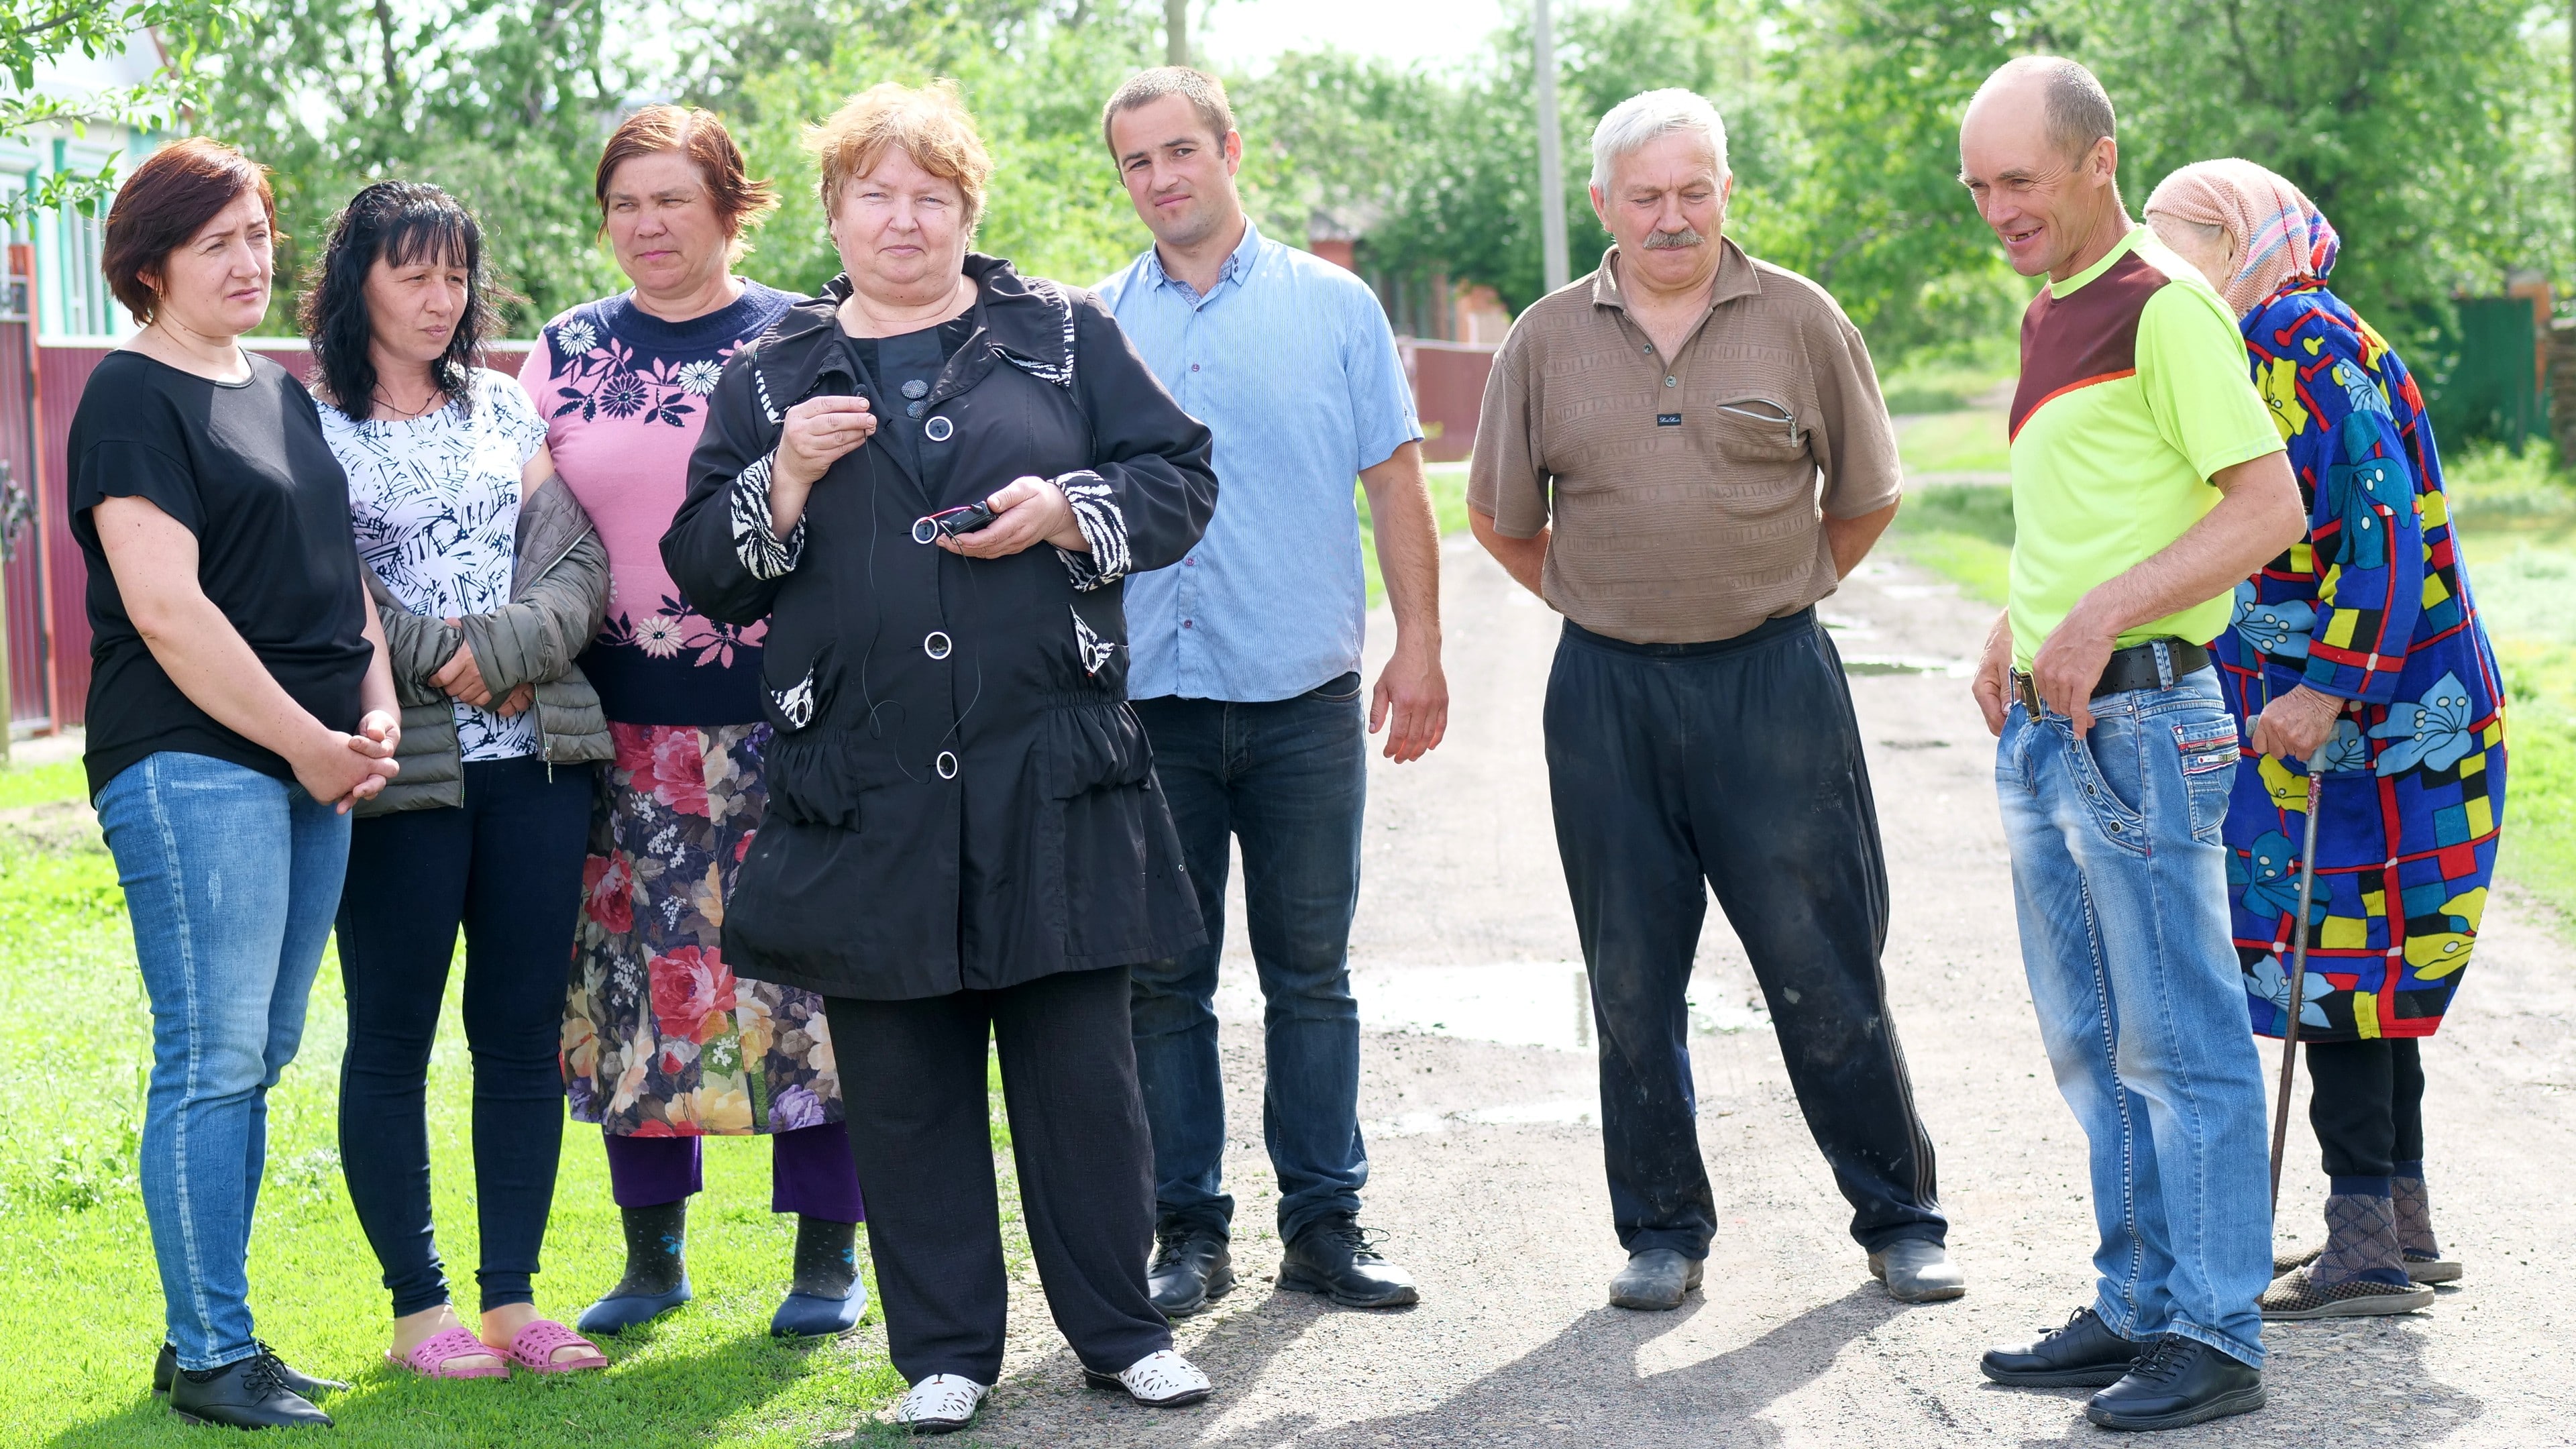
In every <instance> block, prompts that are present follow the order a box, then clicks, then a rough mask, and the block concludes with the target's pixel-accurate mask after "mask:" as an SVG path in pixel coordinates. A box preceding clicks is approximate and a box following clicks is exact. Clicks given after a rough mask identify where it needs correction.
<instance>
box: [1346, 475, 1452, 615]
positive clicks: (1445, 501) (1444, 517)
mask: <svg viewBox="0 0 2576 1449" xmlns="http://www.w3.org/2000/svg"><path fill="white" fill-rule="evenodd" d="M1423 477H1424V481H1425V482H1427V483H1429V484H1430V485H1431V518H1432V521H1433V522H1434V523H1436V524H1438V525H1439V526H1440V536H1441V537H1442V538H1447V537H1448V536H1449V535H1451V534H1453V533H1456V532H1458V531H1459V530H1461V529H1463V528H1465V527H1466V526H1467V465H1466V464H1465V463H1463V462H1460V463H1432V464H1429V465H1427V466H1426V467H1425V468H1424V469H1423ZM1357 496H1358V498H1359V504H1360V563H1361V567H1363V568H1365V569H1366V570H1367V571H1368V606H1369V607H1370V608H1372V609H1374V608H1376V607H1377V606H1378V605H1380V604H1382V603H1384V602H1386V580H1385V579H1384V578H1383V577H1381V576H1380V575H1379V573H1378V567H1377V527H1376V525H1375V524H1374V523H1373V522H1372V521H1371V520H1370V518H1369V503H1368V489H1366V488H1364V487H1363V488H1358V489H1357Z"/></svg>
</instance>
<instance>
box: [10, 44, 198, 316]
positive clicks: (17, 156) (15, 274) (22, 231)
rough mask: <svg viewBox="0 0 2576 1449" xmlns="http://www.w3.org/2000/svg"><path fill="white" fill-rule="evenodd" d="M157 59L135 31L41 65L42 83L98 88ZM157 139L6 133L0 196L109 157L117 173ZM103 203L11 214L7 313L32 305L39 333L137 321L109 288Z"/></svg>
mask: <svg viewBox="0 0 2576 1449" xmlns="http://www.w3.org/2000/svg"><path fill="white" fill-rule="evenodd" d="M159 64H160V55H159V49H158V45H157V43H156V42H155V41H153V40H152V39H151V38H150V37H149V36H138V37H136V40H135V44H134V45H132V46H130V47H128V48H127V49H126V50H125V51H124V52H123V53H121V54H118V55H113V56H101V57H99V58H97V59H95V60H93V59H91V58H89V57H87V56H83V55H80V54H77V53H75V54H72V55H69V56H65V57H63V58H61V59H60V60H58V61H56V62H55V63H53V64H51V65H49V66H47V67H46V68H44V69H42V70H39V71H38V72H37V74H36V87H37V89H39V90H42V91H47V92H51V93H53V94H57V95H95V94H97V93H99V92H101V91H105V90H109V89H113V88H118V87H124V86H131V85H138V84H140V83H142V82H144V81H147V80H149V79H151V78H152V73H153V71H154V70H155V69H156V68H157V67H158V66H159ZM161 139H162V138H161V137H160V136H158V135H156V134H148V133H142V132H136V131H130V130H128V129H127V128H126V127H123V126H113V125H93V126H89V127H87V128H86V129H85V130H83V129H80V128H73V127H49V128H47V129H45V130H44V131H42V132H39V133H37V134H34V135H27V136H0V196H9V197H17V196H24V195H26V194H27V193H28V192H29V191H32V190H33V189H35V188H36V187H38V186H40V185H42V184H43V183H44V179H45V178H46V177H48V176H51V175H54V174H56V173H59V172H64V171H95V170H97V169H98V168H99V167H100V166H102V165H105V164H107V163H109V162H111V161H112V162H114V163H115V164H116V169H117V171H118V172H119V173H120V174H122V173H124V172H128V171H131V170H133V169H134V166H135V164H136V163H137V162H139V161H141V160H142V159H143V158H144V157H145V156H148V155H150V154H151V153H152V150H153V148H154V147H156V146H158V145H159V144H160V143H161ZM106 210H107V208H106V207H105V206H103V205H102V206H99V207H98V208H97V211H98V213H99V214H98V215H96V216H92V215H89V214H86V213H84V212H82V211H80V210H78V209H66V210H56V211H51V212H47V213H44V214H42V215H39V216H36V217H32V218H30V217H25V216H20V217H17V218H15V219H14V220H12V221H11V222H9V223H8V225H7V245H8V263H9V265H8V281H7V290H6V292H5V294H0V305H5V307H6V309H7V310H6V313H5V315H6V316H7V317H9V318H10V319H11V320H21V321H23V320H27V319H28V317H29V314H30V312H32V314H33V320H34V322H35V324H36V328H37V331H38V335H39V336H40V337H42V338H43V339H44V340H46V341H53V340H56V339H67V338H74V337H121V336H124V335H125V334H127V333H129V332H132V331H133V330H134V319H133V318H132V317H129V316H127V315H126V312H125V309H124V308H123V307H120V306H118V305H117V302H116V299H115V298H114V297H112V296H110V295H108V291H107V286H106V283H105V281H104V279H102V278H101V277H100V276H99V270H98V262H99V251H100V248H101V246H102V245H103V243H104V238H105V230H106V223H105V221H104V217H105V215H106Z"/></svg>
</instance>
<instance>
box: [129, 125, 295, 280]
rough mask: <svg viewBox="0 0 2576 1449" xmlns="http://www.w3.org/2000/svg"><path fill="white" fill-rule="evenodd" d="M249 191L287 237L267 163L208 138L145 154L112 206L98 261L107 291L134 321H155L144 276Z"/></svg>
mask: <svg viewBox="0 0 2576 1449" xmlns="http://www.w3.org/2000/svg"><path fill="white" fill-rule="evenodd" d="M245 191H249V192H255V193H257V194H258V196H259V205H260V209H261V210H262V211H265V212H267V213H268V230H269V236H270V237H271V239H272V240H276V241H284V240H285V239H286V237H285V234H284V233H283V232H280V231H279V230H278V229H277V195H276V193H275V192H272V191H270V190H269V187H268V168H267V167H265V166H262V165H260V164H259V163H258V162H256V161H253V160H252V159H250V158H249V157H248V156H245V155H243V154H242V153H241V152H239V151H236V150H234V149H233V148H232V147H230V146H227V145H225V144H224V143H223V142H221V141H210V140H208V139H206V138H205V137H203V136H190V137H188V138H187V139H186V140H184V141H173V142H171V143H170V144H169V145H167V146H164V147H162V148H161V149H160V150H158V151H155V152H153V153H152V154H151V155H150V156H147V157H145V158H144V161H143V164H142V165H140V166H137V167H135V168H134V174H133V175H131V176H129V177H127V178H125V184H124V185H122V186H120V187H118V188H117V189H116V199H115V200H114V201H113V202H111V203H110V204H109V208H108V213H107V244H106V246H105V248H104V249H103V250H102V251H101V252H100V254H99V259H98V269H99V271H101V272H102V273H104V274H106V277H107V290H108V291H109V292H110V293H112V294H114V296H115V297H116V300H117V301H119V302H122V303H124V304H125V310H126V311H128V312H131V313H133V314H134V317H135V320H136V321H139V322H144V323H149V322H151V320H152V314H153V312H154V310H155V309H156V308H157V307H158V306H159V304H160V297H159V294H157V293H155V292H154V291H153V290H152V287H151V285H150V284H149V283H147V282H145V281H144V280H143V274H144V273H145V272H146V271H150V270H156V269H158V268H159V267H160V265H161V263H162V261H163V260H164V259H165V258H167V257H168V256H169V255H170V254H171V253H172V252H175V251H177V250H178V249H179V248H181V247H183V246H186V245H187V244H188V238H190V237H192V236H195V235H196V234H197V231H198V229H199V228H201V227H203V226H204V225H205V224H206V223H207V222H210V221H212V220H214V219H215V217H216V215H217V214H218V213H220V212H222V210H223V209H224V208H225V207H227V206H230V205H232V204H233V202H234V201H236V200H238V199H239V198H240V197H241V194H242V193H243V192H245Z"/></svg>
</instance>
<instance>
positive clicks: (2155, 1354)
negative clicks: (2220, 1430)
mask: <svg viewBox="0 0 2576 1449" xmlns="http://www.w3.org/2000/svg"><path fill="white" fill-rule="evenodd" d="M2263 1397H2264V1395H2263V1371H2262V1370H2261V1369H2258V1368H2256V1367H2254V1366H2253V1365H2252V1364H2249V1363H2246V1362H2244V1361H2242V1360H2240V1359H2237V1358H2235V1357H2232V1356H2231V1355H2228V1354H2225V1353H2221V1352H2220V1351H2219V1350H2217V1349H2214V1348H2211V1347H2210V1346H2209V1345H2208V1344H2205V1343H2202V1342H2201V1341H2200V1340H2199V1339H2196V1338H2185V1337H2183V1336H2182V1335H2180V1334H2177V1333H2168V1334H2166V1335H2165V1336H2164V1337H2163V1338H2160V1339H2158V1340H2157V1341H2156V1344H2155V1346H2154V1347H2153V1348H2150V1349H2148V1350H2147V1352H2146V1355H2145V1357H2143V1358H2140V1359H2139V1360H2138V1361H2137V1363H2136V1364H2135V1365H2134V1366H2133V1367H2131V1368H2130V1370H2129V1373H2128V1376H2127V1377H2126V1378H2123V1379H2121V1380H2120V1381H2119V1382H2118V1383H2116V1384H2113V1385H2112V1386H2111V1387H2109V1388H2107V1389H2104V1390H2103V1391H2102V1392H2100V1393H2098V1394H2095V1395H2094V1396H2093V1398H2092V1401H2091V1402H2089V1403H2087V1404H2086V1405H2085V1406H2084V1417H2085V1418H2088V1419H2090V1420H2092V1421H2093V1422H2094V1423H2096V1424H2099V1425H2101V1426H2102V1427H2103V1428H2105V1429H2179V1428H2181V1427H2183V1426H2184V1425H2186V1424H2200V1423H2206V1422H2207V1421H2209V1420H2211V1419H2223V1418H2226V1417H2227V1416H2228V1415H2230V1414H2250V1413H2252V1412H2253V1411H2255V1410H2256V1409H2259V1408H2261V1407H2263Z"/></svg>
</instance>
